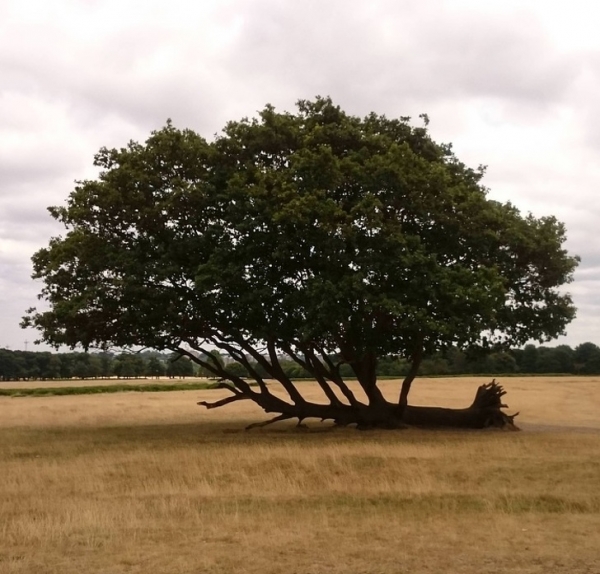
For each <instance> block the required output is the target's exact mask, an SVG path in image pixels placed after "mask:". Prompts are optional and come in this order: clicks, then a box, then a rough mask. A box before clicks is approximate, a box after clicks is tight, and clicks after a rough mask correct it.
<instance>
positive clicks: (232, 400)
mask: <svg viewBox="0 0 600 574" xmlns="http://www.w3.org/2000/svg"><path fill="white" fill-rule="evenodd" d="M248 399H250V397H247V396H245V395H243V394H242V393H239V394H234V395H232V396H231V397H226V398H224V399H220V400H218V401H215V402H213V403H209V402H206V401H200V402H199V403H196V404H198V405H200V406H201V407H206V408H207V409H216V408H218V407H224V406H225V405H229V404H231V403H235V402H236V401H244V400H248Z"/></svg>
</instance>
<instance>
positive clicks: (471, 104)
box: [0, 0, 600, 350]
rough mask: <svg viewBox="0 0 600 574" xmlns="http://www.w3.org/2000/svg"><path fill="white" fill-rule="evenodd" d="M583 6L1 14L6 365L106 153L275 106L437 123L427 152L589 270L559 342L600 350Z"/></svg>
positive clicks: (592, 128)
mask: <svg viewBox="0 0 600 574" xmlns="http://www.w3.org/2000/svg"><path fill="white" fill-rule="evenodd" d="M595 5H596V3H594V2H590V1H589V0H583V1H579V0H570V1H569V2H564V1H552V0H550V1H543V0H531V1H527V0H515V1H511V0H503V1H502V2H499V1H497V2H491V1H490V2H483V1H481V0H469V1H466V0H465V1H463V0H448V1H441V0H439V1H438V0H427V1H424V0H415V1H413V0H383V1H376V0H339V1H338V0H319V1H313V0H302V1H291V0H288V1H285V0H231V1H226V0H215V1H207V0H195V1H188V0H171V1H170V2H162V1H161V2H158V1H154V0H145V1H137V0H118V1H117V0H115V1H112V0H79V1H77V0H73V1H66V0H53V1H52V2H48V1H41V0H39V1H32V0H2V1H1V2H0V348H1V347H9V348H10V349H24V348H25V341H28V348H29V350H32V349H34V347H33V344H32V341H33V340H34V339H35V338H36V333H35V332H33V331H23V330H22V329H20V328H19V326H18V323H19V320H20V317H21V316H22V315H23V313H24V311H25V310H26V309H27V308H28V307H30V306H32V305H36V304H37V301H36V294H37V293H38V292H39V290H40V288H41V285H40V284H36V283H34V282H33V281H32V280H31V278H30V275H31V264H30V257H31V255H32V253H33V252H34V251H36V250H37V249H39V248H40V247H43V246H45V245H47V243H48V240H49V238H50V237H51V236H52V235H56V234H58V233H60V232H61V229H60V228H59V227H58V225H57V224H56V223H55V222H54V221H53V220H52V219H51V218H50V216H49V214H48V213H47V211H46V207H47V206H49V205H59V204H61V203H62V202H64V200H65V199H66V198H67V196H68V194H69V193H70V191H71V190H72V189H73V182H74V180H75V179H83V178H85V177H90V176H93V174H94V170H93V168H92V158H93V155H94V153H95V152H97V151H98V149H99V148H100V147H102V146H108V147H113V146H122V145H124V144H126V143H127V142H128V141H129V140H130V139H135V140H142V141H143V140H145V139H146V137H147V136H148V135H149V133H150V131H151V130H153V129H157V128H160V127H161V126H163V125H164V123H165V121H166V119H167V118H172V119H173V122H174V124H175V125H176V126H177V127H181V128H186V127H187V128H192V129H194V130H196V131H198V132H199V133H201V134H202V135H203V136H205V137H207V138H210V137H211V136H212V134H215V133H216V132H218V131H220V130H221V128H222V127H223V126H224V124H225V123H226V122H227V121H228V120H233V119H239V118H241V117H243V116H252V115H254V114H255V113H256V111H257V110H259V109H262V108H263V107H264V105H265V104H266V103H271V104H273V105H274V106H276V108H278V109H279V110H290V111H291V110H293V108H294V103H295V102H296V101H297V100H298V99H308V98H313V97H314V96H316V95H329V96H331V97H332V98H333V99H334V101H335V102H336V103H338V104H339V105H341V106H342V108H344V109H345V110H346V111H348V112H350V113H353V114H357V115H361V116H362V115H365V114H367V113H368V112H370V111H375V112H377V113H380V114H385V115H387V116H388V117H399V116H404V115H411V116H413V117H415V118H416V119H417V120H418V117H417V116H418V114H419V113H423V112H425V113H427V114H428V115H429V117H430V119H431V124H430V129H431V132H432V134H433V136H434V138H435V139H437V140H439V141H443V142H452V143H453V144H454V148H455V151H456V154H457V155H458V157H459V158H460V159H461V160H463V161H465V162H466V163H467V164H469V165H471V166H473V167H475V166H477V165H479V164H486V165H488V172H487V176H486V178H485V180H484V183H485V185H487V186H488V187H489V188H490V195H491V197H492V198H495V199H500V200H503V201H507V200H510V201H511V202H513V203H514V204H516V205H517V206H518V207H519V208H521V209H522V210H523V211H525V212H527V211H531V212H533V213H534V214H535V215H537V216H540V215H544V214H554V215H556V216H557V217H558V218H559V219H561V220H562V221H564V222H565V223H566V225H567V230H568V244H567V246H568V249H569V250H570V251H571V252H572V253H576V254H579V255H580V256H581V257H582V263H581V265H580V267H579V270H578V271H577V273H576V280H575V282H574V283H573V284H571V285H570V286H569V290H570V291H571V293H572V294H573V296H574V299H575V303H576V305H577V307H578V316H577V319H576V320H575V321H574V322H573V323H572V324H571V325H569V327H568V335H567V337H564V338H561V339H560V340H558V341H557V342H556V343H567V344H570V345H577V344H579V343H581V342H584V341H593V342H595V343H597V344H600V295H599V293H600V246H599V245H598V241H597V239H596V237H597V236H598V234H599V232H600V194H599V188H600V161H599V159H600V35H599V34H598V30H597V28H598V22H600V5H598V6H599V7H598V8H596V6H595Z"/></svg>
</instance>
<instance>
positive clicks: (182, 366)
mask: <svg viewBox="0 0 600 574" xmlns="http://www.w3.org/2000/svg"><path fill="white" fill-rule="evenodd" d="M167 376H168V377H170V378H173V379H174V378H175V377H179V378H180V379H181V378H185V377H193V376H194V365H193V364H192V361H190V359H189V357H187V356H181V354H179V353H175V354H174V355H173V356H171V358H170V359H169V364H168V366H167Z"/></svg>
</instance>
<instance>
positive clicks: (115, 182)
mask: <svg viewBox="0 0 600 574" xmlns="http://www.w3.org/2000/svg"><path fill="white" fill-rule="evenodd" d="M95 165H96V166H98V167H100V168H101V170H102V171H101V173H100V176H99V177H98V179H97V180H89V181H82V182H79V183H78V184H77V186H76V188H75V190H74V191H73V192H72V193H71V195H70V197H69V199H68V201H67V204H66V205H65V206H62V207H53V208H51V209H50V212H51V214H52V216H53V217H54V218H55V219H57V220H58V221H59V222H61V223H63V224H64V225H65V226H66V228H67V232H66V234H65V235H64V236H63V237H57V238H54V239H52V240H51V242H50V245H49V246H48V247H46V248H44V249H41V250H39V251H38V252H37V253H36V254H35V255H34V257H33V264H34V277H35V278H37V279H40V280H41V281H42V282H43V285H44V286H43V288H42V292H41V297H42V299H44V300H45V301H46V302H47V303H48V305H49V310H47V311H42V312H36V311H35V310H31V312H30V313H29V314H28V315H27V317H26V318H25V319H24V324H25V325H30V326H34V327H37V328H38V329H39V330H40V332H41V338H42V340H43V341H45V342H47V343H50V344H52V345H68V346H71V347H74V346H76V345H83V346H84V347H85V348H87V347H92V346H101V345H105V344H109V345H115V346H118V347H131V346H135V345H143V346H147V347H152V348H156V349H160V350H162V349H169V350H177V349H180V350H181V349H189V348H192V349H195V350H196V351H198V352H204V353H205V355H204V362H205V363H206V364H208V365H209V366H210V365H214V363H212V359H211V358H210V357H209V356H208V355H207V353H209V351H207V350H206V349H207V348H210V347H211V346H212V347H215V346H216V347H218V348H220V349H223V350H226V351H228V352H229V353H233V356H234V358H235V359H236V360H238V362H240V364H241V365H243V367H244V369H245V370H246V371H247V370H248V369H249V368H252V367H251V366H250V365H249V363H248V364H247V361H246V358H245V357H244V355H243V352H246V353H247V352H251V351H252V349H258V348H260V347H261V346H266V347H267V348H269V349H270V351H269V352H270V353H271V355H270V356H271V361H273V350H274V349H278V350H280V351H285V352H287V353H288V354H289V353H297V354H298V356H299V357H300V358H301V357H309V358H310V357H311V356H313V355H314V354H319V356H321V357H322V358H323V359H322V360H323V361H325V362H326V360H327V358H328V357H335V359H336V361H337V365H336V366H331V367H330V370H329V371H328V373H329V375H328V376H329V377H330V378H331V379H332V380H333V379H335V377H336V376H337V375H335V372H338V373H339V374H342V375H343V374H344V373H350V374H356V375H357V376H358V377H359V380H361V381H363V382H364V384H365V385H366V386H365V388H366V389H367V388H368V390H372V384H371V383H370V382H369V381H370V380H371V376H372V375H373V374H374V369H375V366H376V364H377V359H378V358H382V357H386V356H389V355H394V356H396V355H399V356H401V358H402V359H403V360H409V361H411V360H413V359H414V357H415V356H416V354H418V352H420V351H421V350H422V351H423V352H424V353H425V354H426V355H429V356H430V357H433V356H435V354H436V353H438V352H440V351H443V350H447V349H450V348H452V347H456V348H463V347H466V346H471V345H479V346H483V347H487V346H489V345H491V344H492V343H502V344H504V345H517V346H518V345H522V344H524V343H525V342H527V341H528V340H530V339H536V340H539V341H544V340H549V339H552V338H554V337H556V336H557V335H560V334H562V333H563V332H564V328H565V325H566V324H567V323H568V322H569V321H570V320H571V319H572V318H573V317H574V315H575V310H574V308H573V305H572V301H571V298H570V297H569V295H567V294H565V293H564V291H562V290H561V289H560V288H561V287H562V286H563V285H564V284H565V283H569V282H570V281H571V280H572V273H573V270H574V269H575V267H576V265H577V261H578V259H577V258H576V257H573V256H570V255H569V254H568V253H567V252H566V251H565V250H564V248H563V244H564V241H565V230H564V226H563V225H562V224H561V223H560V222H558V221H557V220H556V219H555V218H554V217H551V216H550V217H542V218H539V219H537V218H535V217H533V216H531V215H528V216H522V215H521V214H520V213H519V211H518V210H517V209H516V208H515V207H514V206H512V205H510V204H502V203H500V202H497V201H492V200H490V199H488V198H487V197H486V189H485V188H484V187H483V186H482V185H481V183H480V181H481V178H482V177H483V174H484V170H483V169H482V168H479V169H471V168H469V167H467V166H466V165H464V164H463V163H462V162H460V161H459V160H458V158H457V157H456V156H455V155H454V154H453V152H452V150H451V146H449V145H440V144H437V143H435V142H434V141H433V140H432V139H431V138H430V136H429V133H428V131H427V129H426V127H413V126H411V125H410V123H409V120H408V119H407V118H402V119H399V120H391V119H388V118H386V117H385V116H378V115H376V114H370V115H369V116H367V117H366V118H362V119H361V118H358V117H353V116H350V115H348V114H346V113H344V112H343V111H342V110H341V109H340V108H339V107H337V106H335V105H334V104H333V103H332V102H331V101H330V100H329V99H327V98H317V99H316V100H315V101H300V102H298V111H297V113H296V114H290V113H277V112H276V111H275V110H274V108H273V107H271V106H267V107H266V108H265V109H264V110H263V111H262V112H261V113H260V117H259V118H258V119H254V120H242V121H239V122H230V123H228V124H227V126H226V127H225V129H224V132H223V133H222V134H221V135H220V136H218V137H217V138H216V139H215V140H214V141H213V142H210V143H209V142H207V141H206V140H205V139H204V138H202V137H201V136H199V135H198V134H196V133H194V132H192V131H190V130H183V131H181V130H178V129H176V128H175V127H173V126H172V125H171V123H170V122H169V123H168V124H167V125H166V126H165V127H164V128H163V129H161V130H159V131H156V132H153V133H152V135H151V136H150V138H149V139H148V140H147V141H146V143H145V144H140V143H135V142H131V143H130V144H129V145H128V146H127V147H126V148H122V149H110V150H109V149H102V150H100V152H99V153H98V154H97V156H96V158H95ZM240 349H241V351H240ZM198 356H199V355H198ZM253 360H254V361H255V369H254V371H255V374H256V376H257V377H261V376H264V374H265V373H266V372H267V371H268V370H269V368H268V366H265V365H264V364H263V362H262V361H261V360H260V357H259V356H257V355H256V354H254V355H253ZM414 360H416V359H414ZM419 360H420V359H419ZM430 360H431V361H435V360H437V359H433V358H432V359H430ZM494 360H495V361H496V363H498V362H499V363H502V364H505V365H507V368H511V369H512V368H513V367H514V365H513V364H512V363H511V361H510V360H509V359H508V358H507V357H506V356H502V357H496V358H495V359H494ZM178 363H180V364H181V365H186V363H185V362H183V360H180V361H175V362H172V363H170V365H169V369H170V371H169V373H170V375H171V376H175V375H173V369H175V368H178V367H176V366H177V365H178ZM296 363H298V365H300V367H302V370H304V369H305V368H308V367H310V366H311V365H308V366H307V364H304V363H302V362H299V361H296ZM323 364H325V363H323ZM444 364H445V363H444ZM400 365H401V366H400ZM406 365H407V363H406V362H405V363H400V364H398V365H396V366H394V368H397V372H400V371H404V370H405V367H406ZM328 367H329V365H328ZM442 367H443V365H442V363H440V362H439V360H438V363H437V365H436V364H433V363H432V364H430V365H429V366H428V367H427V368H429V369H439V368H442ZM214 368H216V369H217V370H219V369H221V368H222V365H221V364H220V363H219V365H217V366H216V367H214ZM447 368H448V369H449V367H447ZM121 369H122V373H125V371H126V369H130V366H128V365H126V364H125V363H124V362H123V364H122V366H121ZM131 369H132V367H131ZM261 369H262V370H261ZM265 369H266V370H265ZM311 369H312V372H318V371H319V369H320V367H318V366H315V364H314V363H313V364H312V367H311ZM311 369H309V370H311ZM314 369H316V371H315V370H314ZM336 369H337V371H336ZM127 372H128V373H129V372H130V371H129V370H127ZM131 372H133V370H131ZM277 372H279V371H277ZM241 373H242V371H239V370H238V371H237V375H238V376H239V375H240V374H241ZM123 376H129V375H125V374H124V375H123ZM282 376H283V375H282ZM292 394H293V392H292ZM370 398H371V397H370Z"/></svg>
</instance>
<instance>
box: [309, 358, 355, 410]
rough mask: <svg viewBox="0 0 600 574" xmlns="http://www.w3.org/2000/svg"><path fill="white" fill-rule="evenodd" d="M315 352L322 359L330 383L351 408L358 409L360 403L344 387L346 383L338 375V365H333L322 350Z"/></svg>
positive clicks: (348, 389)
mask: <svg viewBox="0 0 600 574" xmlns="http://www.w3.org/2000/svg"><path fill="white" fill-rule="evenodd" d="M317 350H318V351H319V353H320V355H321V357H323V361H324V362H325V364H326V365H327V367H328V369H329V370H328V376H329V379H330V380H331V382H332V383H333V384H335V385H336V386H337V387H338V388H339V389H340V391H341V392H342V394H343V395H344V396H345V397H346V399H348V402H349V403H350V404H351V405H352V406H353V407H358V406H359V404H360V403H359V402H358V401H357V400H356V397H355V396H354V393H353V392H352V391H351V390H350V388H349V387H348V385H346V383H345V382H344V380H343V379H342V377H341V375H340V370H339V368H340V364H339V363H338V364H337V365H335V364H334V363H333V361H332V360H331V359H330V357H329V356H328V354H327V353H326V352H325V350H324V349H322V348H320V347H317Z"/></svg>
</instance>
